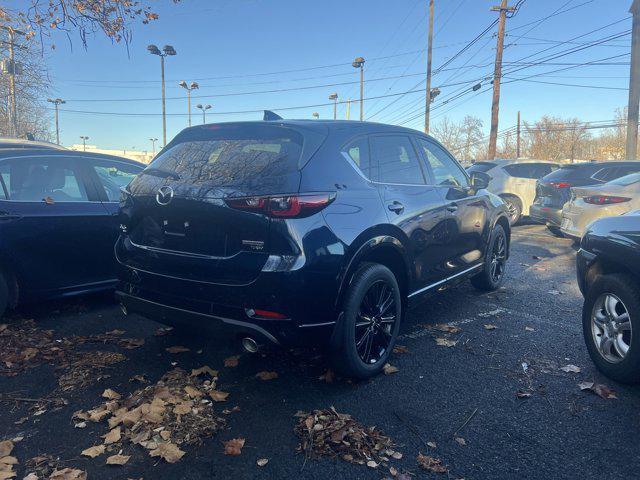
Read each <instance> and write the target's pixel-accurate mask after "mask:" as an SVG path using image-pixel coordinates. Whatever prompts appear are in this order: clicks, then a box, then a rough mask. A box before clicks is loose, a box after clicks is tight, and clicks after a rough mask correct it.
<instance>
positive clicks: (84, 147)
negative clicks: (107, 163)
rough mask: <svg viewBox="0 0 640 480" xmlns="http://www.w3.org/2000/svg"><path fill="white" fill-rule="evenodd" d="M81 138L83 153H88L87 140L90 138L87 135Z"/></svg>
mask: <svg viewBox="0 0 640 480" xmlns="http://www.w3.org/2000/svg"><path fill="white" fill-rule="evenodd" d="M80 138H81V139H82V151H83V152H86V151H87V140H89V137H87V136H85V135H80Z"/></svg>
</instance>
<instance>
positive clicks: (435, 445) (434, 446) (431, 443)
mask: <svg viewBox="0 0 640 480" xmlns="http://www.w3.org/2000/svg"><path fill="white" fill-rule="evenodd" d="M427 446H428V447H430V448H438V445H437V444H436V442H427Z"/></svg>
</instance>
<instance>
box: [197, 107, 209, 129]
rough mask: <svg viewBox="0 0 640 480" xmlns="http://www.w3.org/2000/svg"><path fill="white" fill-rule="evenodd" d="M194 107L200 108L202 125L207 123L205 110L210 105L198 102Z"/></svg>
mask: <svg viewBox="0 0 640 480" xmlns="http://www.w3.org/2000/svg"><path fill="white" fill-rule="evenodd" d="M196 108H198V109H200V110H202V124H203V125H204V124H205V123H207V110H209V109H210V108H211V105H202V104H201V103H199V104H198V105H196Z"/></svg>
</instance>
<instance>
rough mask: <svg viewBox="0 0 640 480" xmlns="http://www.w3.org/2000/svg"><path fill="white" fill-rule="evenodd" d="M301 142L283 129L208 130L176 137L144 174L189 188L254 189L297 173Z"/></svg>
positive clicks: (289, 130) (221, 128) (213, 128)
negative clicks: (170, 179)
mask: <svg viewBox="0 0 640 480" xmlns="http://www.w3.org/2000/svg"><path fill="white" fill-rule="evenodd" d="M302 143H303V138H302V135H301V134H300V133H298V132H295V131H293V130H291V129H287V128H282V127H276V126H241V127H237V128H232V127H217V126H216V125H213V126H211V127H209V128H202V129H197V130H194V131H188V132H186V133H185V134H184V135H181V136H178V137H176V139H175V140H174V141H173V142H172V143H171V144H169V145H168V146H167V148H166V149H165V150H164V151H163V152H161V153H160V155H159V156H158V157H157V158H156V159H155V160H154V161H153V162H152V163H151V165H150V166H149V167H147V169H145V172H146V173H149V174H151V175H160V176H163V175H164V176H166V175H170V176H173V177H175V178H176V180H179V181H184V182H186V183H190V184H205V185H215V186H239V185H243V186H246V185H247V184H252V183H256V184H257V183H260V182H263V181H264V179H265V178H266V177H278V176H284V175H288V174H290V173H293V172H296V171H297V170H298V168H299V165H298V161H299V160H300V156H301V152H302Z"/></svg>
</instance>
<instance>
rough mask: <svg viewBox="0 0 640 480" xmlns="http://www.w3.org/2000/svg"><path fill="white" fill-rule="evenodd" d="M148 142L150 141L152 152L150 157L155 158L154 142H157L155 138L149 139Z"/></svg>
mask: <svg viewBox="0 0 640 480" xmlns="http://www.w3.org/2000/svg"><path fill="white" fill-rule="evenodd" d="M149 140H151V150H152V151H153V155H152V156H154V157H155V156H156V142H157V141H158V139H157V138H150V139H149Z"/></svg>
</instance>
